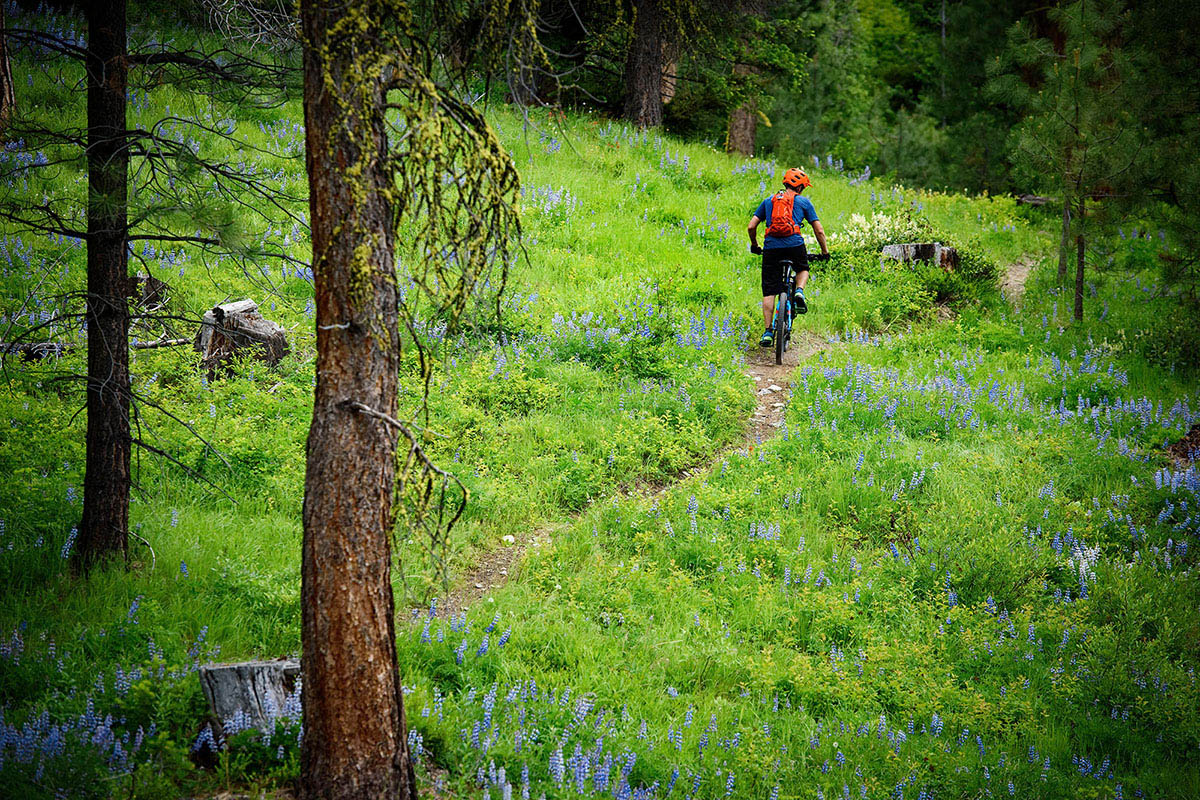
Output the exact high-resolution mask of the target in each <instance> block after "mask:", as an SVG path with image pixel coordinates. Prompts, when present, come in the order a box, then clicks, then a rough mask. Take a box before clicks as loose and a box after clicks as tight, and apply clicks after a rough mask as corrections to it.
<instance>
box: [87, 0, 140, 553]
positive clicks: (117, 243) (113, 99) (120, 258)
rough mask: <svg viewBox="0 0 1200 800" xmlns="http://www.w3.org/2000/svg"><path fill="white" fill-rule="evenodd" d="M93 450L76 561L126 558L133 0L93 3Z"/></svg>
mask: <svg viewBox="0 0 1200 800" xmlns="http://www.w3.org/2000/svg"><path fill="white" fill-rule="evenodd" d="M87 26H88V54H87V60H86V65H87V119H88V133H87V165H88V201H87V225H88V239H87V308H86V319H87V349H88V365H87V456H86V471H85V474H84V479H83V518H82V520H81V521H80V523H79V538H78V547H77V550H76V551H75V552H76V565H77V566H79V567H82V568H84V569H86V568H88V567H89V566H91V565H92V564H94V563H96V562H97V561H98V560H100V559H102V558H106V557H109V556H114V555H117V554H120V555H121V556H122V558H124V557H127V556H128V535H129V487H130V472H129V462H130V450H131V448H132V440H131V438H130V434H129V401H130V386H129V305H128V296H129V293H130V281H129V274H128V264H127V261H128V254H127V250H126V241H127V235H128V231H127V225H126V192H127V185H128V171H129V150H128V148H127V146H126V143H125V79H126V69H127V65H126V61H125V0H111V1H110V2H108V3H90V4H88V6H87Z"/></svg>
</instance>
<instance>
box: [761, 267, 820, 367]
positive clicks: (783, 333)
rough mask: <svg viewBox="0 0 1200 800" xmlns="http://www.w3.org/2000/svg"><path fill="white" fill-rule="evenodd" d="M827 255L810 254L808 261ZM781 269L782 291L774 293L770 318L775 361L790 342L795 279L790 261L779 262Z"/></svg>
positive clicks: (779, 359) (781, 357) (779, 361)
mask: <svg viewBox="0 0 1200 800" xmlns="http://www.w3.org/2000/svg"><path fill="white" fill-rule="evenodd" d="M828 259H829V256H826V255H820V254H817V255H811V256H809V257H808V260H809V261H827V260H828ZM779 268H780V270H782V271H783V276H782V278H783V287H784V289H783V291H782V292H780V293H779V294H777V295H775V316H774V317H773V318H772V319H771V332H772V334H774V337H775V363H776V364H782V363H783V354H784V353H786V352H787V349H788V345H790V344H791V343H792V317H794V316H795V314H793V313H792V284H793V282H794V281H795V265H793V264H792V262H791V261H788V260H784V261H780V262H779Z"/></svg>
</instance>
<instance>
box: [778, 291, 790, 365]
mask: <svg viewBox="0 0 1200 800" xmlns="http://www.w3.org/2000/svg"><path fill="white" fill-rule="evenodd" d="M790 314H791V309H790V308H788V296H787V293H786V292H781V293H780V294H778V295H776V296H775V363H776V364H782V363H783V353H784V351H785V350H787V339H788V327H789V326H788V316H789V315H790Z"/></svg>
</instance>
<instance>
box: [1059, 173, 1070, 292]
mask: <svg viewBox="0 0 1200 800" xmlns="http://www.w3.org/2000/svg"><path fill="white" fill-rule="evenodd" d="M1070 260H1071V198H1069V197H1067V196H1066V192H1063V214H1062V238H1061V239H1060V240H1059V243H1058V285H1059V286H1062V285H1063V284H1064V283H1066V282H1067V263H1068V262H1069V261H1070Z"/></svg>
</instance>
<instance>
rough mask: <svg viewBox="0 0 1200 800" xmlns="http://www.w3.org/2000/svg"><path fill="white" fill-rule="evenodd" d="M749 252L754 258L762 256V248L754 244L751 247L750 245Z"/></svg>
mask: <svg viewBox="0 0 1200 800" xmlns="http://www.w3.org/2000/svg"><path fill="white" fill-rule="evenodd" d="M750 252H751V253H753V254H754V255H756V256H761V255H762V248H761V247H759V246H758V245H756V244H752V245H750Z"/></svg>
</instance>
